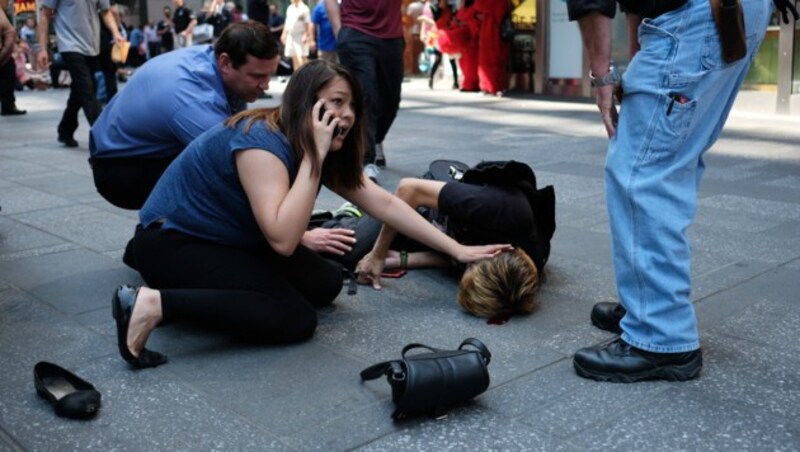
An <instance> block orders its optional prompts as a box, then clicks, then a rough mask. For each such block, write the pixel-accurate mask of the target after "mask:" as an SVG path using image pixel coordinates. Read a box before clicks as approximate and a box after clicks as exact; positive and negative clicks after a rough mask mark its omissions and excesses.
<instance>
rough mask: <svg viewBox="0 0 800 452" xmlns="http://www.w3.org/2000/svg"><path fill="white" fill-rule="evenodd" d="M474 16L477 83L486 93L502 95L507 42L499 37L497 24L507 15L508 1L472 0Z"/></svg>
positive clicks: (506, 78)
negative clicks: (476, 33) (476, 21)
mask: <svg viewBox="0 0 800 452" xmlns="http://www.w3.org/2000/svg"><path fill="white" fill-rule="evenodd" d="M472 10H473V15H474V16H476V17H477V18H478V19H479V20H480V30H479V32H478V42H480V45H479V46H478V84H479V88H480V90H481V91H483V92H484V93H487V94H492V95H496V96H502V95H503V92H504V91H505V90H506V85H507V84H508V73H507V71H506V65H507V64H508V53H509V43H507V42H504V41H503V40H502V39H501V38H500V23H501V22H502V21H503V17H505V16H506V14H508V13H509V4H508V2H507V1H498V0H475V3H474V4H473V5H472Z"/></svg>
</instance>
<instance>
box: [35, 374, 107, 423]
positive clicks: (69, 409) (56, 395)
mask: <svg viewBox="0 0 800 452" xmlns="http://www.w3.org/2000/svg"><path fill="white" fill-rule="evenodd" d="M33 384H34V386H36V393H37V394H39V396H40V397H41V398H43V399H45V400H47V401H49V402H50V403H51V404H52V405H53V408H54V409H55V412H56V415H58V416H61V417H68V418H72V419H90V418H92V417H94V416H95V415H96V414H97V411H98V410H100V398H101V396H100V393H99V392H97V390H96V389H94V386H93V385H92V384H91V383H89V382H88V381H86V380H83V379H82V378H80V377H78V376H77V375H75V374H73V373H72V372H70V371H68V370H66V369H64V368H63V367H60V366H57V365H55V364H53V363H48V362H45V361H41V362H39V363H36V366H34V368H33Z"/></svg>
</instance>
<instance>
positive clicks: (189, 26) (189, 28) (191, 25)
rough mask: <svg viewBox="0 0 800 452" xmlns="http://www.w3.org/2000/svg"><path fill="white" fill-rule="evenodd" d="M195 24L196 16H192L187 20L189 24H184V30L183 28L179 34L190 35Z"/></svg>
mask: <svg viewBox="0 0 800 452" xmlns="http://www.w3.org/2000/svg"><path fill="white" fill-rule="evenodd" d="M195 26H197V18H194V17H193V18H192V20H191V21H189V25H187V26H186V30H183V33H181V34H182V35H184V36H191V35H192V32H194V27H195Z"/></svg>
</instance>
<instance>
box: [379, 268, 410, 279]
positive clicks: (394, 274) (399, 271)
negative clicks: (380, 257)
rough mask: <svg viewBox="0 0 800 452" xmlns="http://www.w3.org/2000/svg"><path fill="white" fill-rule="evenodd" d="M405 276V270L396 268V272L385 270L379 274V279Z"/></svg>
mask: <svg viewBox="0 0 800 452" xmlns="http://www.w3.org/2000/svg"><path fill="white" fill-rule="evenodd" d="M405 274H406V270H405V269H403V268H398V269H397V270H387V271H385V272H383V273H381V278H401V277H403V276H404V275H405Z"/></svg>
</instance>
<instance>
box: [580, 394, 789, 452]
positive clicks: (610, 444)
mask: <svg viewBox="0 0 800 452" xmlns="http://www.w3.org/2000/svg"><path fill="white" fill-rule="evenodd" d="M798 441H800V426H798V425H797V424H795V423H792V422H785V421H783V420H779V419H776V418H774V417H772V416H769V415H765V414H763V413H761V412H759V411H757V410H752V409H748V408H746V407H742V406H741V405H740V404H737V403H728V402H720V401H719V400H718V399H716V398H715V397H713V396H708V395H706V394H704V393H703V392H702V391H698V390H693V389H689V388H684V387H683V386H679V385H676V386H675V387H674V388H670V389H669V390H668V391H667V392H666V393H665V394H664V396H663V397H660V398H659V401H658V403H652V402H651V403H640V404H636V405H635V406H633V407H632V408H631V409H630V410H628V411H627V412H625V413H621V414H619V415H617V416H616V417H613V418H610V419H608V421H607V423H606V424H605V425H601V426H598V427H595V428H593V429H590V430H587V431H584V432H582V433H580V434H579V435H577V436H575V437H572V438H571V439H570V442H571V443H572V444H575V445H576V446H577V447H578V448H579V449H580V450H611V449H614V450H709V451H711V450H747V449H758V450H767V449H768V450H795V449H797V446H798V444H800V443H798Z"/></svg>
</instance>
